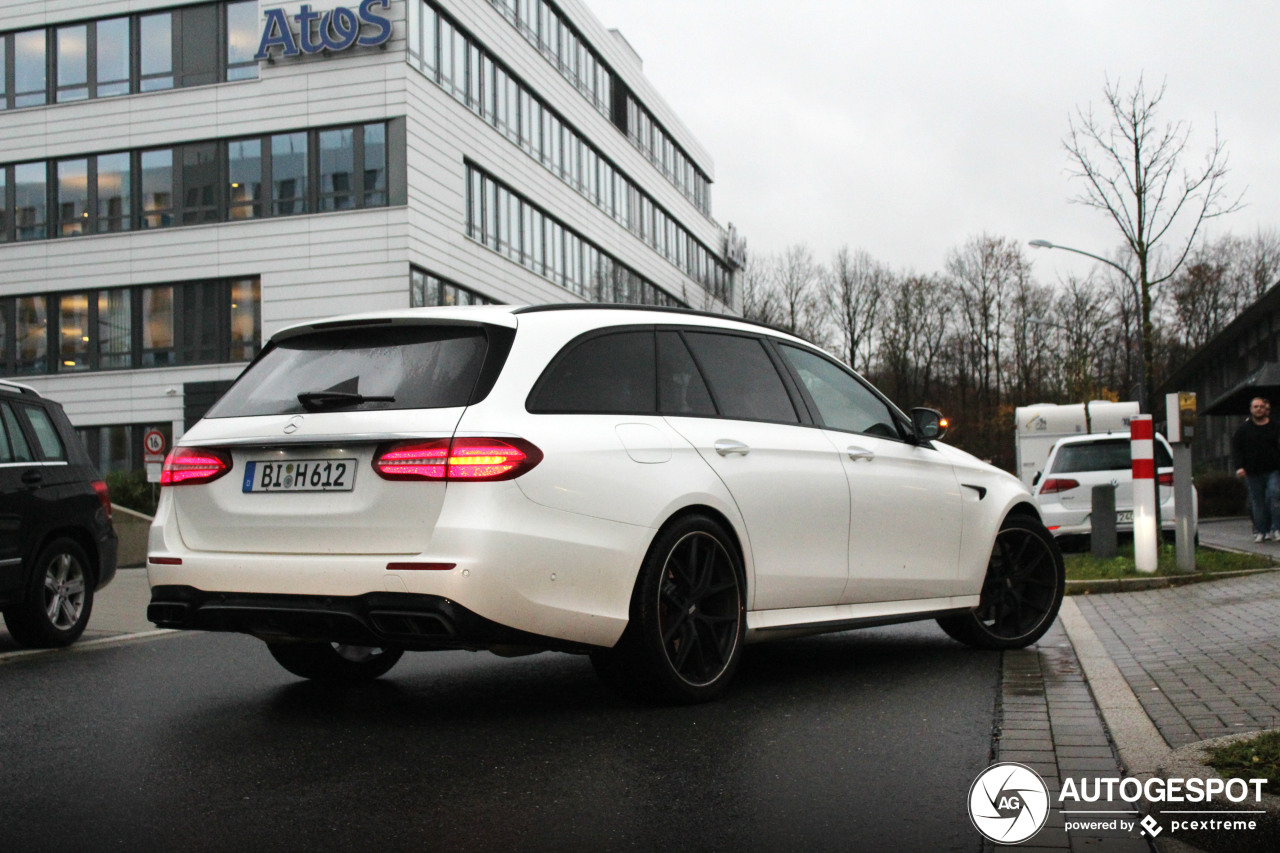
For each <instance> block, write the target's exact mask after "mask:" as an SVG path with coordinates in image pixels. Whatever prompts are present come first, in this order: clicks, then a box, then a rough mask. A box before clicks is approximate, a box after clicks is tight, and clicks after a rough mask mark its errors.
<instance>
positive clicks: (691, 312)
mask: <svg viewBox="0 0 1280 853" xmlns="http://www.w3.org/2000/svg"><path fill="white" fill-rule="evenodd" d="M600 310H607V311H657V312H660V313H663V314H683V315H684V316H686V317H714V318H715V319H717V320H732V321H733V322H735V323H746V324H747V325H748V326H759V327H760V328H762V329H768V330H770V331H772V332H781V333H782V334H784V335H791V336H792V337H796V335H795V333H794V332H788V331H787V330H786V329H781V328H779V327H777V326H774V325H773V324H771V323H762V322H760V321H759V320H748V319H747V318H746V317H735V316H733V315H732V314H717V313H716V312H715V311H699V310H697V309H696V308H672V307H669V306H666V305H636V304H635V303H634V302H555V303H549V304H547V305H524V306H521V307H519V308H516V309H515V310H513V311H512V312H511V313H512V314H540V313H542V312H544V311H600Z"/></svg>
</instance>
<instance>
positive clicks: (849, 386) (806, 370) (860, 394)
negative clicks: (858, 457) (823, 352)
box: [778, 344, 902, 438]
mask: <svg viewBox="0 0 1280 853" xmlns="http://www.w3.org/2000/svg"><path fill="white" fill-rule="evenodd" d="M778 349H779V350H781V352H782V355H783V357H784V358H785V359H786V360H787V361H788V362H789V363H790V364H791V367H792V368H793V369H794V370H795V372H796V374H797V375H798V376H799V377H800V381H801V382H803V383H804V387H805V390H807V391H808V392H809V397H810V398H812V400H813V403H814V405H815V406H817V407H818V416H819V417H821V418H822V425H823V426H825V427H827V428H828V429H837V430H842V431H844V432H860V433H865V434H867V435H876V436H880V437H881V438H901V437H902V435H901V433H899V431H898V428H897V426H896V425H895V424H896V419H895V418H894V416H893V413H892V412H891V411H890V410H889V407H888V406H886V405H885V403H884V401H883V400H881V399H880V398H879V397H877V396H876V395H875V393H874V392H872V391H871V389H870V388H868V387H866V386H865V385H863V384H862V383H861V382H859V381H858V380H857V379H855V378H854V377H853V376H852V375H850V374H849V373H846V372H845V371H844V370H843V369H841V368H840V367H839V366H838V365H836V364H835V363H834V362H831V361H828V360H827V359H825V358H823V357H822V356H820V355H818V354H816V353H812V352H809V351H808V350H804V349H801V348H799V347H794V346H791V345H790V344H781V345H779V347H778Z"/></svg>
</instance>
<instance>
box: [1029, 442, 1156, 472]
mask: <svg viewBox="0 0 1280 853" xmlns="http://www.w3.org/2000/svg"><path fill="white" fill-rule="evenodd" d="M1155 445H1156V467H1157V468H1170V467H1172V466H1173V458H1172V457H1171V456H1170V455H1169V449H1168V448H1167V447H1165V446H1164V444H1163V443H1162V442H1160V441H1156V443H1155ZM1132 470H1133V453H1132V450H1131V449H1130V442H1129V439H1127V438H1115V439H1106V440H1104V441H1090V442H1082V443H1080V444H1064V445H1062V446H1061V447H1059V448H1058V456H1057V458H1055V459H1054V460H1053V471H1052V473H1054V474H1078V473H1081V472H1084V471H1132Z"/></svg>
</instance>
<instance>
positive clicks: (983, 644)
mask: <svg viewBox="0 0 1280 853" xmlns="http://www.w3.org/2000/svg"><path fill="white" fill-rule="evenodd" d="M1066 586H1067V580H1066V570H1065V569H1064V567H1063V564H1062V553H1061V552H1060V551H1059V550H1058V546H1057V544H1056V543H1055V542H1054V540H1053V536H1052V535H1051V534H1050V533H1049V531H1048V530H1046V529H1045V527H1044V525H1043V524H1041V523H1040V522H1039V520H1037V519H1035V518H1031V517H1029V516H1024V515H1013V516H1009V517H1008V518H1006V519H1005V520H1004V523H1003V524H1002V525H1000V532H999V533H997V534H996V541H995V545H994V547H993V548H992V549H991V559H990V561H989V562H988V563H987V577H986V580H985V581H984V582H983V584H982V595H981V598H980V599H979V601H978V606H977V607H975V608H974V609H973V610H971V611H969V612H968V613H962V614H960V615H957V616H944V617H942V618H941V619H939V620H938V625H940V626H941V627H942V630H944V631H946V632H947V634H949V635H950V636H951V637H952V638H954V639H956V640H959V641H960V642H962V643H966V644H968V645H970V646H975V647H977V648H980V649H1020V648H1022V647H1024V646H1029V645H1031V644H1032V643H1034V642H1035V641H1036V640H1038V639H1040V638H1041V637H1042V636H1044V633H1045V632H1046V631H1048V630H1049V626H1050V625H1052V624H1053V620H1054V619H1055V618H1056V617H1057V615H1058V608H1059V607H1061V606H1062V596H1063V593H1064V592H1065V591H1066Z"/></svg>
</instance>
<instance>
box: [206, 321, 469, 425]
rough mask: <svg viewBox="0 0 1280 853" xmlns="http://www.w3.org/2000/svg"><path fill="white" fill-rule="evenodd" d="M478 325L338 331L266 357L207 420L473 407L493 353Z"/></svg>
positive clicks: (291, 341)
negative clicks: (472, 399) (483, 368)
mask: <svg viewBox="0 0 1280 853" xmlns="http://www.w3.org/2000/svg"><path fill="white" fill-rule="evenodd" d="M486 348H487V346H486V337H485V333H484V330H483V329H481V328H478V327H476V326H386V327H381V328H368V327H365V328H357V329H333V330H326V331H322V332H315V333H312V334H308V335H301V336H299V337H296V338H288V339H286V340H284V341H281V342H279V343H277V344H275V345H274V346H273V347H272V348H271V349H269V350H267V351H266V352H264V353H263V354H262V357H261V358H260V359H258V361H257V362H255V363H254V364H253V365H252V366H251V367H250V368H249V369H248V370H247V371H245V373H244V374H243V375H242V376H241V377H240V378H239V379H238V380H236V383H235V385H233V386H231V388H230V390H228V391H227V393H226V394H225V395H224V396H223V397H222V399H221V400H219V401H218V402H217V403H216V404H214V406H213V408H211V409H210V410H209V414H208V415H206V417H210V418H238V417H247V416H250V415H288V414H300V413H304V412H326V411H340V412H350V411H376V410H381V409H443V408H453V407H457V406H465V405H467V403H468V401H469V399H470V397H471V392H472V390H473V389H474V388H475V386H476V379H477V378H478V377H479V375H480V369H481V366H482V365H483V363H484V356H485V351H486Z"/></svg>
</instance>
